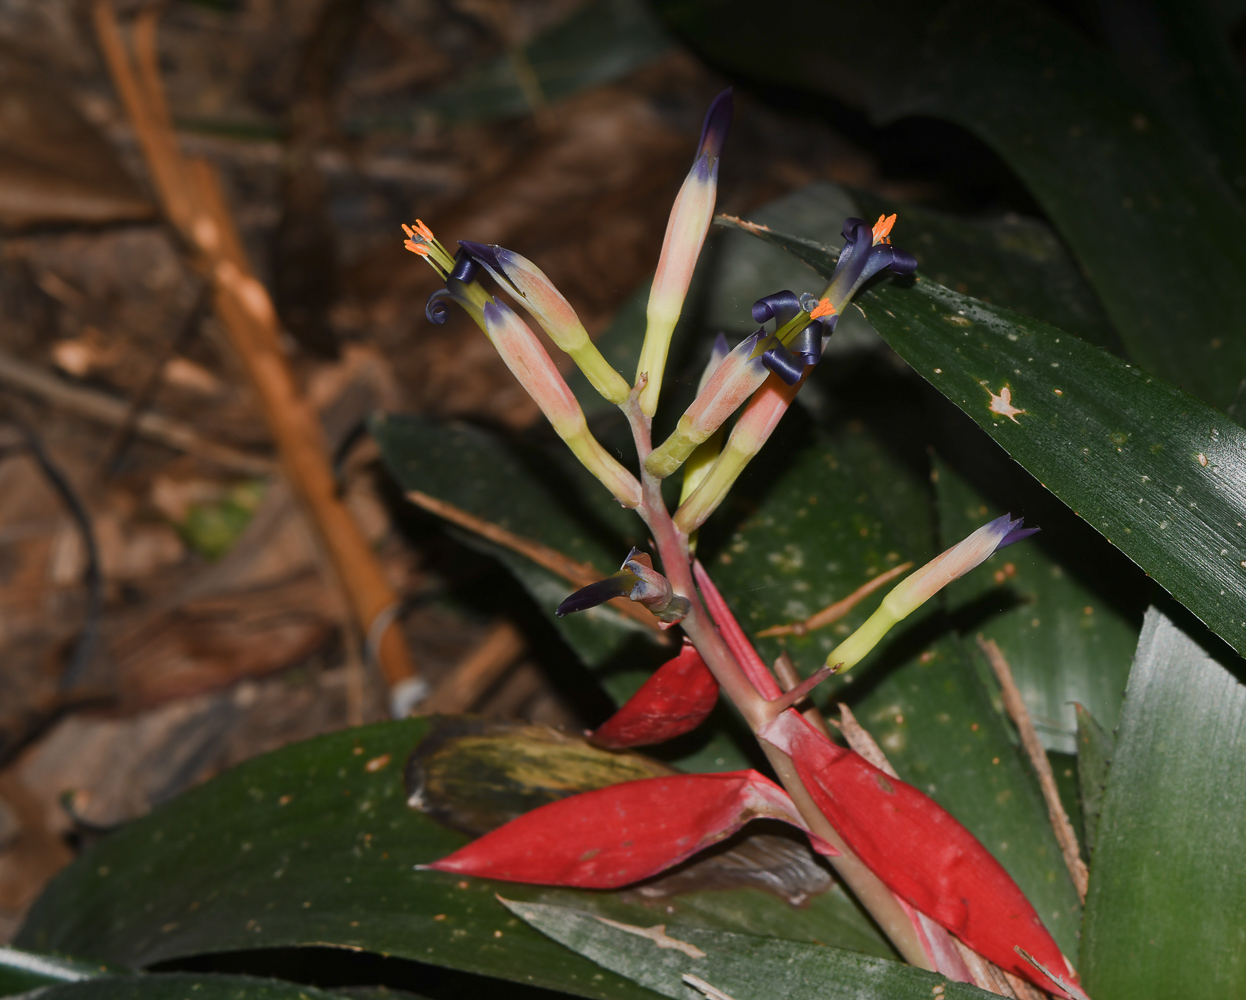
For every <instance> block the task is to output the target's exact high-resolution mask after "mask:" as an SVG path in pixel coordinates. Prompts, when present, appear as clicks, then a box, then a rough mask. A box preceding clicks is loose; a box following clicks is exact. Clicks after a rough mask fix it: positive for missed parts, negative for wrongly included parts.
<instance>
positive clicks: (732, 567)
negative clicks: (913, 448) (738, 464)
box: [707, 414, 934, 690]
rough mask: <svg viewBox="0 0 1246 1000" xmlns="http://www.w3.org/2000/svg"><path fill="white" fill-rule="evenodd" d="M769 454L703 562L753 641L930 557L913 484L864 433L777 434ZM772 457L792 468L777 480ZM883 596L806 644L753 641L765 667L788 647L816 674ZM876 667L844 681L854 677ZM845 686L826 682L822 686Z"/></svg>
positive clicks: (924, 516)
mask: <svg viewBox="0 0 1246 1000" xmlns="http://www.w3.org/2000/svg"><path fill="white" fill-rule="evenodd" d="M793 417H794V414H789V415H788V417H787V418H785V419H788V420H792V418H793ZM780 426H781V430H782V429H783V428H782V425H780ZM769 447H770V449H771V450H770V453H769V456H767V455H766V454H765V453H763V456H762V460H760V461H756V462H754V464H753V465H751V466H750V467H749V468H748V469H747V470H746V471H745V473H744V475H743V476H742V477H741V479H740V483H739V486H738V487H737V493H736V495H734V496H733V497H730V498H729V499H728V501H727V504H726V506H725V509H724V510H723V511H722V512H721V514H718V515H716V516H718V517H721V518H722V519H723V522H724V523H726V524H728V525H734V527H733V528H732V530H731V531H730V533H729V534H728V535H727V536H726V537H725V538H723V539H722V542H721V545H720V546H719V547H718V548H717V550H716V553H715V554H714V555H713V556H712V557H709V561H708V563H707V568H708V569H709V571H710V574H711V575H712V576H713V578H714V580H715V582H716V583H717V584H718V586H719V589H720V590H721V591H722V592H723V595H724V596H725V597H726V598H727V600H728V602H729V603H730V604H731V606H732V610H733V612H734V614H735V616H736V618H737V619H738V620H739V622H740V624H741V625H742V626H743V628H744V630H745V631H746V632H748V633H750V635H751V634H754V633H756V632H759V631H763V630H765V629H767V628H769V627H770V626H773V625H785V624H789V623H791V622H793V621H799V620H802V619H804V618H806V617H808V616H809V615H811V614H813V613H814V612H815V611H818V610H820V609H821V608H823V607H825V606H826V605H828V604H831V603H832V602H834V601H838V600H842V599H843V598H844V597H847V596H848V595H849V594H851V593H853V592H854V591H855V590H857V589H858V588H859V587H861V586H862V585H864V584H865V583H867V582H868V581H869V580H871V579H872V578H873V577H875V576H877V575H879V574H880V573H884V572H886V571H887V570H890V569H893V568H894V567H896V566H898V565H900V564H901V563H904V562H908V561H910V560H912V561H916V562H918V563H919V564H920V563H921V562H923V561H925V560H926V559H928V558H930V556H931V555H933V554H934V553H933V538H932V523H931V511H930V505H929V502H928V497H927V495H926V492H925V490H924V488H923V487H922V484H921V482H920V480H918V479H917V478H916V476H914V475H913V474H912V473H911V472H909V471H908V470H907V469H905V468H902V467H901V466H899V465H898V464H897V463H895V462H894V461H893V460H892V459H891V458H890V457H889V456H888V454H887V452H886V450H885V449H884V448H883V447H882V446H881V445H880V444H879V443H878V442H877V441H876V440H875V439H874V438H872V437H871V436H870V434H869V432H868V431H867V430H865V429H863V428H862V427H861V426H859V425H851V426H847V427H845V428H843V431H842V433H839V434H836V435H835V436H833V437H832V436H829V435H824V434H821V433H816V432H815V433H814V435H813V437H812V439H810V440H806V441H792V442H791V443H790V444H789V439H787V438H785V437H783V436H781V435H776V438H774V439H772V440H771V442H770V444H769ZM767 458H769V459H771V460H773V461H776V462H778V461H779V459H780V458H786V459H788V464H786V466H784V467H782V468H781V471H777V472H776V471H774V469H773V468H772V467H771V466H769V465H768V463H767ZM763 487H764V493H763V494H762V496H761V499H760V501H757V502H755V503H754V502H752V501H751V500H750V498H749V496H748V491H749V490H750V489H751V488H757V489H759V490H760V489H762V488H763ZM713 524H714V522H713V521H711V526H712V525H713ZM878 599H879V597H878V595H874V596H873V597H872V598H867V599H866V600H865V601H863V602H862V603H860V604H858V605H857V606H856V607H855V608H854V609H853V610H852V611H851V612H850V613H849V614H848V615H847V616H845V617H844V618H843V619H841V620H840V621H839V622H838V623H836V624H834V625H831V626H829V627H826V628H822V629H818V630H815V631H813V632H810V633H808V634H807V635H804V636H796V635H788V636H784V637H782V638H764V639H759V640H757V641H756V645H757V649H758V652H760V653H761V655H762V658H763V659H765V660H766V661H767V662H771V661H773V660H774V658H775V657H776V656H778V655H779V653H780V652H781V651H783V650H785V649H786V650H787V652H788V653H789V654H790V655H791V656H792V658H793V660H794V661H795V662H796V665H797V668H798V669H799V670H800V671H801V672H802V673H804V674H808V673H811V672H812V671H814V670H816V669H817V668H818V667H820V666H821V665H822V663H823V661H824V660H825V659H826V655H827V654H828V653H829V652H830V651H831V650H832V649H833V648H834V647H835V645H836V644H837V643H838V642H840V641H841V640H842V639H843V638H844V636H845V635H847V634H848V632H850V631H851V630H852V629H853V628H855V627H856V626H857V625H859V624H860V623H861V622H863V621H864V620H865V618H866V617H867V616H868V615H869V613H870V612H871V611H873V610H874V608H875V607H876V606H877V603H878ZM875 660H876V657H871V659H869V660H867V661H866V662H865V663H863V664H862V665H861V667H858V668H857V670H856V671H855V672H854V673H853V674H849V675H847V676H848V677H853V678H855V677H859V676H861V675H862V674H863V673H865V672H866V671H868V670H869V669H870V668H871V666H872V664H873V663H874V662H875ZM843 683H845V682H844V681H843V680H839V679H835V678H832V679H831V681H830V682H828V685H829V686H826V689H827V690H834V689H835V688H836V687H838V686H839V685H842V684H843Z"/></svg>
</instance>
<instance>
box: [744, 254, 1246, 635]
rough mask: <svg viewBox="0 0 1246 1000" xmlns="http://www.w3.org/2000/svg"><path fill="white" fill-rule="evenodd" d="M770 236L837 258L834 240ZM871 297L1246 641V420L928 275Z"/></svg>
mask: <svg viewBox="0 0 1246 1000" xmlns="http://www.w3.org/2000/svg"><path fill="white" fill-rule="evenodd" d="M757 235H758V236H759V237H760V238H762V239H764V240H767V241H769V242H771V243H774V244H776V245H779V246H785V247H787V248H788V249H790V250H791V251H792V252H793V253H796V254H797V255H798V256H800V257H801V258H802V259H803V260H805V261H806V262H808V263H810V264H811V265H813V266H815V267H818V268H819V269H820V270H821V271H822V273H824V274H829V273H830V271H831V270H833V268H834V259H835V258H834V255H833V254H832V253H831V252H830V251H829V250H827V249H826V248H825V247H821V246H818V245H816V244H813V243H811V242H809V241H805V240H799V239H796V238H794V237H786V236H783V235H781V234H778V233H775V232H767V231H765V230H760V231H758V232H757ZM858 305H859V306H860V307H861V309H862V311H863V312H864V313H865V315H866V318H867V319H869V320H870V322H871V323H873V325H874V326H875V327H876V328H877V330H878V332H879V333H881V334H882V335H883V337H884V338H885V339H886V340H887V342H888V343H889V344H890V345H891V346H892V347H893V348H894V349H895V351H896V352H897V353H898V354H899V355H900V356H901V357H903V358H904V359H905V360H906V361H907V362H908V363H909V364H910V365H912V367H913V368H914V369H915V370H916V371H917V373H918V374H919V375H921V376H922V377H923V378H925V379H927V380H928V381H930V382H931V383H932V384H933V385H934V387H935V388H936V389H938V390H939V391H940V392H941V393H943V394H944V395H945V396H947V397H948V398H949V399H951V400H952V402H954V403H955V404H956V405H957V406H959V407H960V408H961V409H962V410H964V411H965V412H966V413H967V414H969V416H970V417H971V418H973V420H974V421H975V422H976V423H977V424H978V425H979V426H981V427H982V428H983V429H984V430H986V431H987V433H988V434H990V435H991V437H993V438H994V439H995V440H996V441H997V442H998V443H999V444H1000V445H1002V446H1003V448H1004V449H1005V450H1006V451H1007V452H1008V454H1009V455H1011V456H1012V457H1013V458H1014V459H1016V461H1018V462H1019V463H1020V464H1021V465H1022V466H1024V467H1025V469H1026V470H1027V471H1028V472H1029V473H1030V474H1031V475H1033V476H1034V477H1035V478H1036V479H1038V480H1039V482H1040V483H1042V485H1044V486H1045V487H1046V488H1047V489H1049V490H1050V491H1051V492H1052V493H1054V494H1055V495H1056V496H1057V497H1059V498H1060V499H1061V500H1063V501H1064V502H1065V503H1066V504H1068V505H1069V506H1070V507H1071V508H1072V509H1073V510H1074V511H1075V512H1076V513H1077V514H1079V515H1080V516H1081V517H1082V518H1083V519H1085V521H1086V522H1087V523H1088V524H1090V525H1091V526H1092V527H1094V528H1095V530H1096V531H1098V532H1099V533H1100V534H1102V535H1103V536H1104V537H1106V538H1107V539H1108V541H1109V542H1111V543H1112V544H1113V545H1115V546H1116V547H1117V548H1118V549H1120V550H1121V551H1122V552H1124V553H1125V555H1127V556H1129V558H1130V559H1132V560H1133V561H1134V562H1136V563H1137V564H1138V565H1139V566H1141V567H1142V568H1143V569H1144V570H1145V571H1146V572H1147V573H1148V574H1149V575H1150V576H1152V577H1153V578H1154V579H1155V580H1156V581H1157V582H1158V583H1159V584H1160V585H1161V586H1163V587H1164V588H1165V589H1166V590H1168V592H1169V593H1170V594H1172V595H1173V596H1174V597H1175V598H1177V600H1179V601H1180V602H1181V603H1182V604H1184V605H1185V606H1186V607H1187V608H1189V609H1190V610H1191V611H1193V612H1194V613H1195V614H1196V615H1198V617H1199V618H1200V619H1202V620H1203V621H1204V622H1205V623H1206V624H1207V625H1209V626H1210V627H1211V628H1212V629H1214V630H1215V631H1216V633H1217V634H1218V635H1220V636H1221V637H1222V638H1223V639H1225V640H1226V641H1227V642H1229V643H1230V644H1231V645H1232V646H1233V647H1234V648H1235V649H1237V650H1238V651H1239V652H1242V651H1243V650H1246V617H1244V616H1242V615H1240V614H1239V613H1238V612H1239V610H1240V608H1241V607H1242V606H1243V605H1246V530H1244V529H1243V522H1246V431H1243V430H1242V429H1241V428H1239V427H1238V426H1237V425H1236V424H1233V423H1232V422H1231V421H1230V420H1229V419H1228V418H1227V417H1225V416H1224V414H1222V413H1219V412H1218V411H1216V410H1213V409H1211V407H1209V406H1206V405H1205V404H1203V403H1200V402H1199V401H1198V400H1196V399H1194V398H1193V397H1191V396H1189V395H1187V394H1185V393H1184V392H1182V391H1181V390H1180V389H1177V388H1175V387H1173V386H1171V385H1169V384H1168V383H1166V382H1164V381H1163V380H1161V379H1159V378H1156V377H1154V376H1151V375H1148V374H1147V373H1146V372H1144V371H1143V370H1142V369H1140V368H1137V367H1134V366H1132V365H1129V364H1126V363H1125V362H1123V361H1121V360H1120V359H1119V358H1116V357H1114V356H1112V355H1111V354H1108V353H1107V352H1106V351H1102V350H1100V349H1098V348H1096V347H1092V346H1091V345H1089V344H1087V343H1086V342H1085V341H1082V340H1079V339H1078V338H1077V337H1074V336H1073V335H1072V334H1068V333H1064V332H1062V331H1060V330H1057V329H1055V328H1054V327H1051V326H1048V325H1047V324H1045V323H1040V322H1038V321H1036V320H1032V319H1029V318H1028V317H1024V316H1019V315H1017V314H1015V313H1012V312H1009V311H1008V310H1006V309H1002V308H1000V307H998V306H991V305H987V304H986V303H983V302H979V301H978V300H976V299H972V298H969V297H968V296H964V295H960V294H959V293H957V292H953V291H951V290H950V289H947V288H944V287H943V286H942V285H939V284H936V283H935V282H933V281H931V280H929V279H927V278H921V277H918V278H916V279H910V280H909V281H907V282H904V283H901V282H896V281H887V282H883V283H881V284H879V285H877V286H875V287H874V289H873V290H871V291H869V292H867V293H866V294H865V295H864V296H862V297H861V298H860V299H859V301H858ZM1005 389H1007V390H1008V392H1009V398H1010V400H1011V403H1010V404H1007V405H1005V404H1006V401H1005V400H1004V399H1003V392H1004V390H1005ZM1008 405H1010V406H1011V407H1014V408H1016V410H1017V412H1015V413H1012V414H1010V415H1009V414H1007V412H1006V411H1007V409H1008ZM992 406H995V407H996V408H997V410H999V409H1003V410H1005V413H1004V414H1001V413H999V412H997V411H993V410H992V409H991V407H992ZM1022 411H1024V412H1022Z"/></svg>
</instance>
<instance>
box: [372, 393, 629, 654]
mask: <svg viewBox="0 0 1246 1000" xmlns="http://www.w3.org/2000/svg"><path fill="white" fill-rule="evenodd" d="M372 433H373V436H374V437H375V438H376V440H377V443H378V444H379V445H380V447H381V452H382V454H383V455H384V456H385V461H386V464H387V466H388V468H389V470H390V473H391V474H392V475H393V476H394V478H395V479H397V481H398V483H399V485H400V486H401V487H402V488H403V489H405V490H420V491H422V492H424V493H428V494H430V495H431V496H434V497H436V498H438V499H439V500H445V501H448V502H449V503H452V504H454V505H455V506H456V507H459V508H461V509H463V510H466V511H467V512H468V513H469V514H473V515H475V516H476V517H479V518H483V519H485V520H487V521H492V522H493V523H495V524H497V525H500V526H501V527H503V528H506V529H507V530H509V531H512V532H514V533H516V534H518V535H521V536H523V537H524V538H527V539H530V540H532V541H535V542H539V543H541V544H542V545H546V546H549V547H550V548H553V549H556V550H558V551H559V552H562V553H563V554H564V555H566V556H569V557H570V558H572V559H575V560H577V561H578V562H583V563H589V564H591V565H593V566H595V567H596V568H597V570H598V571H599V572H600V573H601V575H602V576H603V577H604V576H607V575H609V574H610V573H612V572H614V571H615V570H616V569H618V567H619V563H620V562H622V560H623V558H624V556H626V554H627V548H628V543H629V541H630V539H629V538H627V536H625V535H623V536H622V537H621V533H623V532H636V531H637V528H639V527H640V522H639V521H635V523H634V524H633V523H632V522H633V521H634V519H635V515H634V514H631V513H630V512H626V511H623V510H621V509H620V508H619V506H618V504H616V503H615V502H614V500H613V498H611V497H610V496H609V495H608V494H607V493H606V492H605V490H604V489H603V488H602V487H601V486H600V485H599V484H598V483H597V481H596V480H594V479H591V478H589V477H587V475H583V474H581V473H582V470H580V469H578V468H571V467H570V466H569V465H567V464H555V463H554V462H552V461H551V460H550V459H549V458H548V456H546V455H544V454H542V453H540V452H537V451H536V450H535V449H529V450H527V451H519V450H517V449H516V448H514V447H512V446H511V445H509V444H508V443H506V442H504V441H503V440H502V439H501V438H499V437H498V436H496V435H494V434H490V433H489V432H487V431H484V430H481V429H479V428H476V427H471V426H468V425H466V424H449V423H443V422H440V421H437V420H432V419H429V418H427V417H418V416H393V415H389V416H385V415H383V416H379V417H377V418H376V419H375V420H373V422H372ZM599 494H600V495H599ZM586 504H587V505H591V506H586ZM586 522H588V523H586ZM593 522H595V523H593ZM637 533H638V532H637ZM612 536H613V540H612V541H611V537H612ZM472 543H473V544H474V545H477V546H479V547H480V548H482V549H484V550H485V551H488V552H490V553H491V554H493V555H496V556H497V558H498V559H499V560H500V561H501V562H502V563H503V564H504V565H505V566H506V567H507V569H509V570H510V571H511V572H512V573H514V574H515V576H516V577H518V578H519V580H520V581H521V582H522V583H523V584H524V586H525V587H526V588H527V589H528V592H529V593H530V594H531V595H532V597H533V599H534V600H535V601H536V602H537V605H538V606H539V607H540V608H541V610H542V611H544V612H545V614H546V615H547V616H548V617H549V619H550V621H551V622H553V623H554V624H555V626H556V627H557V628H558V629H559V631H560V632H561V633H562V635H563V637H564V638H565V639H566V640H567V642H568V643H569V644H570V645H571V647H572V649H574V650H575V651H576V653H578V654H579V656H580V657H581V659H583V660H584V662H585V663H587V664H588V665H590V666H598V665H600V664H602V663H604V662H605V661H607V660H608V659H610V657H612V656H614V655H615V654H617V653H618V652H619V650H621V649H622V648H623V647H624V646H625V645H626V644H628V643H629V642H633V641H635V640H636V639H637V637H642V641H643V637H644V636H648V635H652V633H651V632H650V631H649V630H645V629H644V628H643V626H641V625H639V624H638V623H636V622H635V621H633V620H631V619H627V618H624V617H622V616H621V615H619V614H617V613H616V612H615V611H614V610H613V609H612V608H610V607H608V606H607V607H604V608H599V609H595V610H593V611H591V612H588V613H586V614H582V615H568V616H567V617H566V618H555V617H554V608H556V607H557V606H558V605H559V603H561V601H562V599H563V598H564V597H566V596H567V594H569V593H570V592H571V591H573V590H574V589H576V588H575V586H573V585H572V584H570V583H568V582H567V581H566V580H565V579H563V578H562V577H561V576H558V575H556V574H554V573H552V572H550V571H549V570H547V569H543V568H542V567H540V566H537V565H536V564H534V563H533V562H531V561H530V560H528V559H526V558H525V557H523V556H520V555H516V554H515V553H513V552H511V551H509V550H507V549H503V548H501V547H499V546H496V545H492V544H490V543H487V542H483V541H481V540H479V539H475V538H474V536H473V538H472Z"/></svg>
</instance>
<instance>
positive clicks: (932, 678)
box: [853, 557, 1081, 955]
mask: <svg viewBox="0 0 1246 1000" xmlns="http://www.w3.org/2000/svg"><path fill="white" fill-rule="evenodd" d="M997 558H998V557H997ZM988 565H990V564H989V563H988ZM938 624H939V623H938V620H937V618H936V619H934V620H933V621H929V620H928V621H927V622H926V623H925V624H924V625H923V623H921V622H918V623H916V624H914V625H913V626H910V628H909V630H908V634H907V635H906V636H905V635H902V636H901V637H898V638H895V639H893V640H892V646H893V653H892V655H895V652H894V648H895V647H901V648H904V650H905V653H906V654H907V656H908V657H909V658H908V659H907V662H905V663H903V664H902V665H901V666H899V667H898V668H896V669H894V670H892V671H891V672H889V673H888V674H887V675H886V676H885V677H883V678H882V679H880V680H879V681H877V682H876V683H875V684H873V685H872V690H870V691H869V692H868V693H867V694H866V696H865V697H864V698H863V699H861V700H860V701H858V702H857V703H856V704H855V705H854V706H853V709H854V711H855V713H856V715H857V719H858V721H859V722H860V723H861V724H862V725H863V726H865V727H866V728H867V729H868V730H870V732H871V734H872V735H873V736H874V738H875V740H876V741H877V742H878V745H879V746H880V747H881V748H882V751H883V753H885V754H886V755H887V758H888V759H889V760H890V761H891V763H892V766H894V767H895V769H896V771H897V772H898V773H899V775H900V777H901V778H903V779H904V780H905V781H907V782H909V783H910V784H911V785H913V786H915V787H916V788H918V789H920V790H921V791H923V792H925V793H926V794H927V795H929V796H930V797H931V798H933V799H934V800H935V801H936V802H938V803H939V805H941V806H943V808H944V809H946V810H947V811H948V812H950V813H951V814H952V815H953V816H955V817H956V818H957V819H958V820H960V822H961V823H963V824H964V825H965V827H967V828H968V829H969V831H970V832H971V833H972V834H973V835H974V836H975V837H977V838H978V839H979V840H980V841H982V843H983V845H985V846H986V848H987V849H988V850H989V851H990V852H991V853H992V854H993V855H994V856H995V858H996V860H997V861H999V863H1000V864H1002V865H1003V866H1004V868H1005V869H1007V871H1008V874H1009V875H1011V876H1012V878H1013V880H1014V881H1015V882H1016V883H1017V885H1018V886H1020V887H1021V891H1022V892H1024V893H1025V894H1026V896H1027V897H1028V898H1029V900H1030V902H1031V903H1032V904H1033V905H1034V909H1035V910H1037V911H1038V915H1039V916H1040V917H1041V918H1042V920H1043V924H1044V925H1045V926H1046V927H1047V929H1048V930H1049V931H1050V932H1051V935H1052V937H1054V938H1055V939H1056V941H1057V943H1058V944H1059V945H1060V947H1061V949H1062V950H1063V951H1064V952H1065V953H1066V954H1069V955H1072V954H1074V953H1076V951H1077V930H1078V926H1079V923H1080V920H1081V912H1080V911H1081V908H1080V906H1079V905H1078V901H1077V893H1076V891H1075V890H1074V888H1073V883H1072V881H1071V880H1070V879H1069V875H1068V871H1067V869H1066V868H1065V867H1064V861H1063V859H1062V857H1061V854H1060V847H1059V845H1058V844H1057V843H1056V839H1055V834H1053V833H1052V831H1051V825H1050V823H1049V822H1048V819H1047V809H1046V806H1045V805H1044V804H1043V799H1042V796H1041V794H1040V792H1039V790H1038V785H1037V782H1036V781H1035V779H1034V777H1033V774H1032V772H1031V771H1030V767H1029V763H1028V761H1026V760H1024V759H1023V755H1022V754H1021V753H1020V751H1019V750H1018V749H1017V748H1016V747H1014V746H1013V744H1012V742H1011V740H1010V739H1009V735H1008V732H1007V730H1006V729H1005V726H1004V722H1003V719H1002V718H1001V717H1000V714H999V713H998V712H997V711H996V710H995V708H994V707H993V706H992V704H991V701H990V698H989V697H988V696H987V693H986V690H985V688H984V687H983V686H982V683H981V681H980V679H979V675H978V672H977V671H976V670H975V668H974V666H973V665H972V664H971V663H970V661H969V659H968V657H967V655H966V653H965V651H964V650H963V649H962V644H961V642H960V641H959V640H958V639H957V638H956V637H955V636H944V637H943V638H939V639H931V638H929V635H930V628H931V626H932V625H935V626H937V625H938ZM919 643H920V645H918V644H919ZM884 655H886V654H884Z"/></svg>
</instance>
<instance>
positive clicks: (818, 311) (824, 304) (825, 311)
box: [809, 299, 835, 319]
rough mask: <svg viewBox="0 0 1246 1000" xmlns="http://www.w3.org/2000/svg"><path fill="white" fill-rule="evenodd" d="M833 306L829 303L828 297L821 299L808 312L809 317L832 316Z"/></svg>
mask: <svg viewBox="0 0 1246 1000" xmlns="http://www.w3.org/2000/svg"><path fill="white" fill-rule="evenodd" d="M834 315H835V307H834V306H833V305H831V300H830V299H822V300H821V301H820V302H819V303H818V304H817V305H816V306H814V307H813V312H811V313H810V314H809V318H810V319H821V318H822V317H823V316H834Z"/></svg>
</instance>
